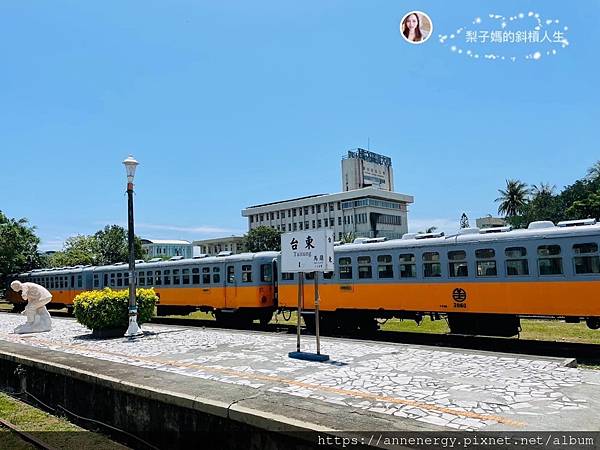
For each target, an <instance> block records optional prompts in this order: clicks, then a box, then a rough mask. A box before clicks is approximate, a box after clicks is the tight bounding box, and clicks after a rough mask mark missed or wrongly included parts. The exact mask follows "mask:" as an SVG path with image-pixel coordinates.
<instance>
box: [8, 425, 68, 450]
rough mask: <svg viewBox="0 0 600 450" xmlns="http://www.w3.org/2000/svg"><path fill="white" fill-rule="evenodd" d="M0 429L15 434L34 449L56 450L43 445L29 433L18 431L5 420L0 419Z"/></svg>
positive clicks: (43, 443) (42, 442) (45, 444)
mask: <svg viewBox="0 0 600 450" xmlns="http://www.w3.org/2000/svg"><path fill="white" fill-rule="evenodd" d="M0 428H6V429H8V430H10V431H12V432H13V433H15V434H16V435H17V436H19V438H21V440H23V441H25V442H27V443H29V444H31V445H33V446H34V447H35V448H38V449H41V450H58V449H57V448H56V447H52V446H51V445H49V444H47V443H45V442H44V441H42V440H40V439H38V438H37V437H36V436H34V435H33V434H31V433H27V432H25V431H23V430H20V429H19V428H18V427H17V426H16V425H13V424H12V423H10V422H8V421H7V420H4V419H0Z"/></svg>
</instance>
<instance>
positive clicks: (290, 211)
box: [287, 209, 292, 219]
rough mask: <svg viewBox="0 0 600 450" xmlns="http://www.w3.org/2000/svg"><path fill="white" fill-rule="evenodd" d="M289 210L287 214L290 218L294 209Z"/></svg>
mask: <svg viewBox="0 0 600 450" xmlns="http://www.w3.org/2000/svg"><path fill="white" fill-rule="evenodd" d="M287 212H288V214H287V216H288V219H289V218H290V217H292V210H291V209H288V210H287Z"/></svg>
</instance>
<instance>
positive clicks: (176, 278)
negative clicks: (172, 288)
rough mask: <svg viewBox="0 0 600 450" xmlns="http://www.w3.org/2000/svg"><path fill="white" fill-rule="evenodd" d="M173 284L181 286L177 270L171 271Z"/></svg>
mask: <svg viewBox="0 0 600 450" xmlns="http://www.w3.org/2000/svg"><path fill="white" fill-rule="evenodd" d="M173 284H177V285H178V284H181V277H180V276H179V269H173Z"/></svg>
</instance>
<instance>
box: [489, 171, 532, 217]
mask: <svg viewBox="0 0 600 450" xmlns="http://www.w3.org/2000/svg"><path fill="white" fill-rule="evenodd" d="M498 192H499V193H500V197H498V198H497V199H496V200H495V201H496V202H500V205H499V206H498V214H504V215H505V216H506V217H507V218H510V217H515V216H518V215H519V214H521V212H522V211H523V209H524V208H525V205H526V204H527V198H528V196H529V189H527V184H526V183H523V182H522V181H520V180H506V189H498Z"/></svg>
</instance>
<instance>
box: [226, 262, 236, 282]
mask: <svg viewBox="0 0 600 450" xmlns="http://www.w3.org/2000/svg"><path fill="white" fill-rule="evenodd" d="M227 282H228V283H235V267H233V266H227Z"/></svg>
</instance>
